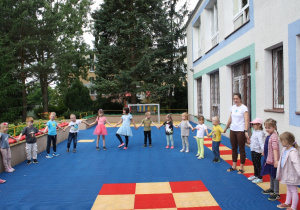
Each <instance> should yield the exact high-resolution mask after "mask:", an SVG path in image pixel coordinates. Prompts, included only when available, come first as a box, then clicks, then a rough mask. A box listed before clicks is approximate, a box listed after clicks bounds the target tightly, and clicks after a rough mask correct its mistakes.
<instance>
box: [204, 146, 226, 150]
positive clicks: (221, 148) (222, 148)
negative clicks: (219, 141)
mask: <svg viewBox="0 0 300 210" xmlns="http://www.w3.org/2000/svg"><path fill="white" fill-rule="evenodd" d="M207 148H208V149H210V150H212V147H207ZM219 150H220V151H223V150H231V149H230V148H228V147H224V146H223V147H222V146H221V147H219Z"/></svg>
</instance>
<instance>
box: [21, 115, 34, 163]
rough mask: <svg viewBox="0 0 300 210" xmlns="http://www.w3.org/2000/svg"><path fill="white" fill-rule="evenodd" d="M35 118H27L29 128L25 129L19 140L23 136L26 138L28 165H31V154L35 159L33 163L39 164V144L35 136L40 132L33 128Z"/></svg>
mask: <svg viewBox="0 0 300 210" xmlns="http://www.w3.org/2000/svg"><path fill="white" fill-rule="evenodd" d="M33 122H34V120H33V118H32V117H27V118H26V124H27V127H25V128H24V129H23V131H22V133H21V134H20V136H19V139H20V138H21V136H23V135H25V136H26V147H25V148H26V153H27V165H29V164H31V154H32V158H33V163H35V164H37V163H39V162H38V161H37V151H38V149H37V143H36V137H35V134H36V133H38V132H39V130H38V129H37V128H35V127H34V126H33Z"/></svg>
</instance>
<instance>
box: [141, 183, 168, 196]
mask: <svg viewBox="0 0 300 210" xmlns="http://www.w3.org/2000/svg"><path fill="white" fill-rule="evenodd" d="M160 193H172V190H171V186H170V183H169V182H155V183H137V184H136V188H135V194H160Z"/></svg>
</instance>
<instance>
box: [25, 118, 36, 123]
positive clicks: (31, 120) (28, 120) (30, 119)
mask: <svg viewBox="0 0 300 210" xmlns="http://www.w3.org/2000/svg"><path fill="white" fill-rule="evenodd" d="M28 122H34V120H33V118H32V117H27V118H26V123H28Z"/></svg>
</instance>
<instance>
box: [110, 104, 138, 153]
mask: <svg viewBox="0 0 300 210" xmlns="http://www.w3.org/2000/svg"><path fill="white" fill-rule="evenodd" d="M122 122H123V124H122V126H121V127H120V128H119V129H118V131H117V133H116V136H117V138H118V139H119V141H120V143H121V144H120V145H119V148H121V147H123V146H124V143H123V141H122V138H121V136H125V139H126V144H125V147H124V149H127V148H128V142H129V136H133V135H132V131H131V128H130V123H132V124H133V125H134V127H135V128H136V125H135V123H134V121H133V117H132V115H131V114H129V108H128V107H124V108H123V116H122V117H121V120H120V121H119V122H118V123H117V124H116V125H115V126H114V127H115V128H116V127H117V126H118V125H119V124H121V123H122Z"/></svg>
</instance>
